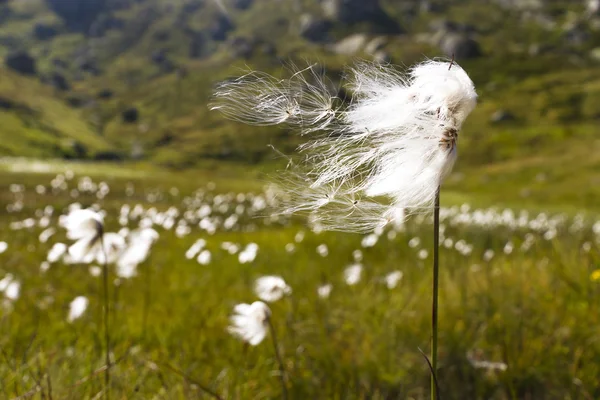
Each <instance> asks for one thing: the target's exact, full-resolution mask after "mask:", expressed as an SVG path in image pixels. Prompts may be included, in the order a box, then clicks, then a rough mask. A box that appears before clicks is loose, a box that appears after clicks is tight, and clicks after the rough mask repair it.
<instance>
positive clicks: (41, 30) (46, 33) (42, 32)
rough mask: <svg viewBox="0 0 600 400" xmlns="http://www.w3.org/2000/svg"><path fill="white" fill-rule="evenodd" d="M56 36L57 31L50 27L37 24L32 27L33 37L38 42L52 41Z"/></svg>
mask: <svg viewBox="0 0 600 400" xmlns="http://www.w3.org/2000/svg"><path fill="white" fill-rule="evenodd" d="M57 34H58V29H56V27H54V26H52V25H46V24H42V23H37V24H35V26H34V27H33V36H35V38H36V39H38V40H48V39H52V38H53V37H54V36H56V35H57Z"/></svg>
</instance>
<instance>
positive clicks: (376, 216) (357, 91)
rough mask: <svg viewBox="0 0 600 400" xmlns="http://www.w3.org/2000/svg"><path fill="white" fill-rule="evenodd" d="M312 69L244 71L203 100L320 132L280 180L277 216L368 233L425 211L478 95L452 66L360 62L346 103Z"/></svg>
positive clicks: (248, 119) (234, 112) (231, 112)
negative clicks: (402, 67) (404, 67)
mask: <svg viewBox="0 0 600 400" xmlns="http://www.w3.org/2000/svg"><path fill="white" fill-rule="evenodd" d="M315 69H316V68H315V67H314V66H311V67H309V68H307V69H305V70H303V71H297V72H295V73H294V75H293V76H292V78H290V79H288V80H281V79H276V78H273V77H271V76H268V75H266V74H263V73H254V72H253V73H250V74H248V75H246V76H244V77H242V78H239V79H235V80H230V81H227V82H224V83H222V84H220V85H219V87H218V88H217V90H216V92H215V99H214V102H213V104H212V106H211V109H213V110H219V111H221V112H222V113H223V114H224V115H225V116H227V117H229V118H231V119H234V120H236V121H241V122H245V123H248V124H254V125H276V124H288V125H290V126H291V127H293V128H297V129H299V131H300V132H299V133H300V134H307V133H315V132H316V131H322V132H323V134H322V135H317V134H315V135H314V136H312V137H311V140H310V141H308V142H307V143H305V144H304V145H303V146H302V147H301V151H302V152H303V154H304V155H305V157H306V158H305V163H304V164H302V165H300V166H296V165H294V164H293V163H292V162H291V161H290V164H289V173H288V174H287V175H286V176H284V177H283V178H282V179H281V182H280V186H281V188H282V191H283V194H282V196H281V200H282V202H283V203H284V210H283V212H284V213H307V214H309V215H310V216H311V219H312V220H313V222H314V223H315V224H318V225H319V226H322V227H324V228H327V229H331V230H342V231H363V232H366V231H371V230H373V229H375V228H378V227H382V226H384V225H386V224H387V223H389V222H394V221H396V222H398V210H399V209H401V210H403V211H404V213H406V214H410V213H428V212H430V211H431V210H432V209H433V203H434V199H435V195H436V192H437V190H438V188H439V186H440V185H441V183H442V181H443V180H444V178H445V177H446V176H447V174H448V173H449V172H450V170H451V169H452V167H453V165H454V162H455V160H456V154H457V142H458V135H459V132H460V130H461V128H462V124H463V122H464V121H465V119H466V117H467V116H468V115H469V113H470V112H471V111H472V110H473V109H474V108H475V105H476V101H477V94H476V92H475V87H474V85H473V82H472V81H471V79H470V78H469V76H468V75H467V74H466V72H465V71H464V70H463V69H462V68H461V67H460V66H458V65H457V64H456V63H454V62H445V61H426V62H423V63H421V64H418V65H416V66H415V67H413V68H411V69H410V70H408V71H407V72H406V73H404V74H402V73H399V72H398V71H396V70H395V69H394V68H392V67H391V66H382V65H380V64H374V63H360V64H358V65H357V66H355V68H353V69H351V70H350V72H349V74H348V75H349V78H347V82H346V87H347V88H348V89H349V91H350V92H351V93H352V101H351V102H350V104H347V105H345V106H343V105H342V102H341V101H340V100H339V99H338V98H337V97H336V96H335V95H333V94H331V90H330V89H329V85H328V84H327V83H326V81H325V79H324V77H323V76H322V75H321V74H320V73H317V72H315Z"/></svg>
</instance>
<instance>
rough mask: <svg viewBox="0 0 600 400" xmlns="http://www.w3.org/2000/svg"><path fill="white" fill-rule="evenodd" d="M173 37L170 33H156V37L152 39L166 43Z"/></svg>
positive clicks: (153, 36)
mask: <svg viewBox="0 0 600 400" xmlns="http://www.w3.org/2000/svg"><path fill="white" fill-rule="evenodd" d="M170 37H171V34H170V33H169V31H158V32H156V33H154V35H152V38H153V39H154V40H156V41H157V42H164V41H167V40H169V38H170Z"/></svg>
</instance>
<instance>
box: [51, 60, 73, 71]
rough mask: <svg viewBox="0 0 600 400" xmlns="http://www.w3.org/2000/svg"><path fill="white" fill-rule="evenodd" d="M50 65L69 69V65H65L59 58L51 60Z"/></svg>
mask: <svg viewBox="0 0 600 400" xmlns="http://www.w3.org/2000/svg"><path fill="white" fill-rule="evenodd" d="M52 65H54V66H55V67H57V68H64V69H66V68H69V64H67V62H66V61H64V60H61V59H60V58H53V59H52Z"/></svg>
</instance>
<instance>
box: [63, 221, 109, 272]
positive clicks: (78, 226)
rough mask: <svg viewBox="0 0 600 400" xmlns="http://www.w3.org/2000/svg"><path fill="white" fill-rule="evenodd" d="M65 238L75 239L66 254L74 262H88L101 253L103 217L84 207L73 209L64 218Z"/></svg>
mask: <svg viewBox="0 0 600 400" xmlns="http://www.w3.org/2000/svg"><path fill="white" fill-rule="evenodd" d="M65 229H66V230H67V238H69V239H71V240H76V242H75V243H74V244H72V245H71V246H70V247H69V250H68V254H69V256H70V258H71V260H72V262H74V263H84V264H88V263H91V262H93V261H94V260H95V259H96V258H97V257H98V256H99V254H100V253H102V246H101V242H102V235H103V233H104V218H103V217H102V215H101V214H99V213H97V212H95V211H92V210H89V209H86V210H80V209H79V210H73V211H71V212H70V213H69V215H68V216H67V218H66V220H65Z"/></svg>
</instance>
